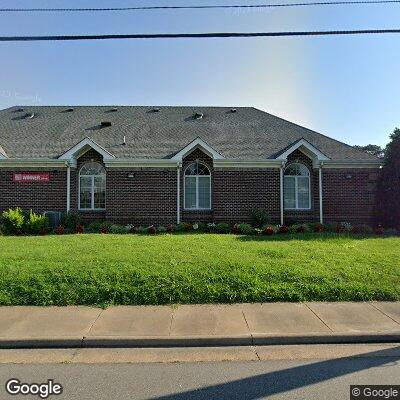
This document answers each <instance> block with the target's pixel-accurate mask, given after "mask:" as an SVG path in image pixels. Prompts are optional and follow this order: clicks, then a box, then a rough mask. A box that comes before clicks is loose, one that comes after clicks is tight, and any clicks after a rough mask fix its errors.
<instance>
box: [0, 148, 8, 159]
mask: <svg viewBox="0 0 400 400" xmlns="http://www.w3.org/2000/svg"><path fill="white" fill-rule="evenodd" d="M6 158H8V157H7V154H6V152H5V150H4V149H3V148H2V147H1V146H0V160H4V159H6Z"/></svg>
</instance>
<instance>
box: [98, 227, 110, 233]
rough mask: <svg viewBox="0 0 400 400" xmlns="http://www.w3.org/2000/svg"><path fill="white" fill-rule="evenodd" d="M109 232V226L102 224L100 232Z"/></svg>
mask: <svg viewBox="0 0 400 400" xmlns="http://www.w3.org/2000/svg"><path fill="white" fill-rule="evenodd" d="M108 232H109V230H108V227H107V226H102V227H101V228H100V233H103V234H107V233H108Z"/></svg>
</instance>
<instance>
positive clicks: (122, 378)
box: [0, 351, 400, 400]
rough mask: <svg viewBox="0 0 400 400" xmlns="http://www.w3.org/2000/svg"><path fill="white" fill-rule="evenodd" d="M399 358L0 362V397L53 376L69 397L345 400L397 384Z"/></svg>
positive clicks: (374, 354) (399, 379) (71, 399)
mask: <svg viewBox="0 0 400 400" xmlns="http://www.w3.org/2000/svg"><path fill="white" fill-rule="evenodd" d="M399 360H400V357H399V356H386V355H385V354H384V353H380V352H379V351H377V352H372V353H371V357H369V356H368V355H367V356H364V357H362V358H354V357H342V358H338V359H325V360H318V359H308V360H296V359H293V360H268V361H231V362H226V361H225V362H185V363H135V364H126V363H117V364H110V363H101V364H96V363H93V364H81V363H76V364H6V363H5V364H1V365H0V399H14V400H16V399H19V398H22V399H30V398H36V399H37V398H38V397H31V396H19V395H17V396H11V395H7V394H6V392H5V383H6V381H7V380H8V379H10V378H18V379H20V380H21V381H23V382H29V383H32V382H36V383H40V382H45V381H47V379H49V378H52V379H54V380H55V381H56V382H58V383H60V384H62V386H63V389H64V392H63V394H62V395H60V396H51V397H50V399H68V400H75V399H76V400H85V399H96V400H103V399H104V400H113V399H118V400H125V399H129V400H132V399H135V400H136V399H160V400H161V399H162V400H183V399H195V400H200V399H204V400H213V399H218V400H224V399H230V400H231V399H240V400H250V399H266V398H268V399H291V400H296V399H302V400H303V399H307V400H313V399H330V400H335V399H338V400H339V399H340V400H342V399H349V387H350V385H351V384H400V362H399Z"/></svg>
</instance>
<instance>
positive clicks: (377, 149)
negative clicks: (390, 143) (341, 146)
mask: <svg viewBox="0 0 400 400" xmlns="http://www.w3.org/2000/svg"><path fill="white" fill-rule="evenodd" d="M353 147H354V148H355V149H357V150H361V151H365V152H366V153H368V154H371V155H373V156H375V157H378V158H383V157H384V156H385V150H384V149H382V147H381V146H378V145H376V144H367V145H366V146H358V145H354V146H353Z"/></svg>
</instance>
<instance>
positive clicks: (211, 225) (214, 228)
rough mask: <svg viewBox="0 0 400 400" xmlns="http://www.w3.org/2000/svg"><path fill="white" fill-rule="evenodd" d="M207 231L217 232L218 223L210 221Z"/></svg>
mask: <svg viewBox="0 0 400 400" xmlns="http://www.w3.org/2000/svg"><path fill="white" fill-rule="evenodd" d="M206 232H209V233H215V232H217V225H216V224H215V223H214V222H210V223H208V224H207V225H206Z"/></svg>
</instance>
